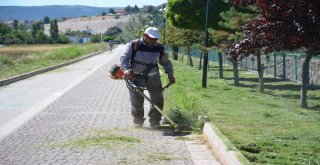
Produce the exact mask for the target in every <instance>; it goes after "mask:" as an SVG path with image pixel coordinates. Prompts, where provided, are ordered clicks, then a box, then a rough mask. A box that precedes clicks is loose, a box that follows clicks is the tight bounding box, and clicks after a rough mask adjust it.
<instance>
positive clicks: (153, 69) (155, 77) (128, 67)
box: [120, 27, 175, 128]
mask: <svg viewBox="0 0 320 165" xmlns="http://www.w3.org/2000/svg"><path fill="white" fill-rule="evenodd" d="M159 38H160V34H159V30H158V29H157V28H155V27H148V28H147V29H146V30H145V32H144V34H143V36H142V37H141V38H140V39H138V40H134V41H132V42H130V43H128V44H127V45H126V49H125V51H124V53H123V55H122V56H121V58H120V62H121V69H122V70H123V72H124V78H125V79H126V80H131V81H133V83H134V84H135V85H137V86H140V87H146V89H147V90H148V92H149V94H150V98H151V102H152V103H153V104H155V105H157V106H158V107H159V108H160V109H163V104H164V100H163V89H162V82H161V79H160V73H159V67H158V63H159V64H160V65H161V66H163V68H164V70H165V72H166V74H167V75H168V79H169V81H170V82H171V83H175V78H174V75H173V68H172V63H171V62H170V60H169V57H168V55H167V54H166V52H165V51H164V46H163V45H162V44H161V43H159V42H157V41H158V39H159ZM129 93H130V102H131V114H132V116H133V123H134V126H135V127H142V126H143V123H144V120H145V118H144V106H143V103H144V98H143V96H141V95H140V94H139V93H138V92H136V91H134V90H129ZM148 116H149V122H150V126H151V127H152V128H157V127H158V126H159V125H160V121H161V113H160V112H158V111H157V110H156V109H155V108H154V107H152V106H151V107H150V111H149V114H148Z"/></svg>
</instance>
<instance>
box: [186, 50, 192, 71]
mask: <svg viewBox="0 0 320 165" xmlns="http://www.w3.org/2000/svg"><path fill="white" fill-rule="evenodd" d="M187 54H188V58H189V62H188V63H189V65H190V66H191V67H193V61H192V57H191V50H190V49H187Z"/></svg>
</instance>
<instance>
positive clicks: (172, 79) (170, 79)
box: [168, 74, 176, 84]
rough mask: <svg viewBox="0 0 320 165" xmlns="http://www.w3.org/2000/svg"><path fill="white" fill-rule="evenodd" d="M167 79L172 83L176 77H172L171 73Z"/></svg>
mask: <svg viewBox="0 0 320 165" xmlns="http://www.w3.org/2000/svg"><path fill="white" fill-rule="evenodd" d="M168 79H169V82H170V83H172V84H174V83H175V82H176V79H175V78H174V76H173V75H171V74H170V75H168Z"/></svg>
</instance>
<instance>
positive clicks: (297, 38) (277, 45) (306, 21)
mask: <svg viewBox="0 0 320 165" xmlns="http://www.w3.org/2000/svg"><path fill="white" fill-rule="evenodd" d="M234 2H235V3H237V4H246V5H247V4H252V5H256V6H258V7H259V8H260V9H261V15H259V16H257V17H255V18H254V19H251V20H250V21H249V22H248V23H247V24H246V25H245V26H244V28H243V31H244V36H243V38H242V40H241V41H240V42H239V44H238V45H235V46H233V48H235V49H234V50H232V51H231V53H232V55H233V56H237V54H239V55H248V54H250V53H254V51H255V49H257V48H263V49H264V51H265V52H270V51H280V50H294V49H299V48H302V47H306V48H309V47H310V46H311V45H317V46H318V47H319V46H320V9H319V8H318V7H316V6H319V5H320V1H317V0H289V1H286V2H284V1H266V0H261V1H252V0H247V1H246V0H241V1H239V0H234Z"/></svg>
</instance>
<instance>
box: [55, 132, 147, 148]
mask: <svg viewBox="0 0 320 165" xmlns="http://www.w3.org/2000/svg"><path fill="white" fill-rule="evenodd" d="M141 142H142V141H141V140H140V139H138V138H135V137H131V136H124V135H120V134H118V133H117V132H116V130H97V131H95V132H94V133H93V135H91V136H89V137H86V138H79V139H73V140H70V141H67V142H65V143H62V144H54V143H52V144H49V145H50V146H52V147H66V148H78V149H87V148H103V149H109V150H110V149H115V150H119V149H127V148H128V147H130V146H133V145H134V144H138V143H141Z"/></svg>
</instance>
